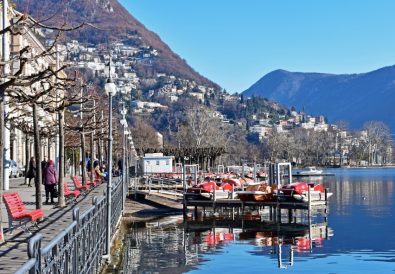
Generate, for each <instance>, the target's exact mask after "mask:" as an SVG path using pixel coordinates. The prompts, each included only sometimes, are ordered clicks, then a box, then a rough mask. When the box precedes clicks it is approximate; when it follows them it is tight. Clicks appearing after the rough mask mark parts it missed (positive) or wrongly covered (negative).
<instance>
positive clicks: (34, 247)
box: [27, 234, 43, 274]
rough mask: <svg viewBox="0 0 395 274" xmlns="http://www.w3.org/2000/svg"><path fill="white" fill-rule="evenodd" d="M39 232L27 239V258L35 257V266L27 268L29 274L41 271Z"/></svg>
mask: <svg viewBox="0 0 395 274" xmlns="http://www.w3.org/2000/svg"><path fill="white" fill-rule="evenodd" d="M42 237H43V236H42V235H41V234H37V235H35V236H33V237H32V238H31V239H30V240H29V246H28V250H27V254H28V256H29V259H33V258H34V259H36V264H35V266H34V267H33V268H32V269H30V270H29V274H36V273H41V239H42Z"/></svg>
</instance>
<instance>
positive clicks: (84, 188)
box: [71, 176, 91, 192]
mask: <svg viewBox="0 0 395 274" xmlns="http://www.w3.org/2000/svg"><path fill="white" fill-rule="evenodd" d="M71 180H72V181H73V183H74V186H75V188H76V189H77V190H79V191H84V192H87V191H88V190H89V187H90V186H91V185H88V184H86V185H84V186H83V185H82V184H81V182H80V180H79V179H78V177H77V176H71Z"/></svg>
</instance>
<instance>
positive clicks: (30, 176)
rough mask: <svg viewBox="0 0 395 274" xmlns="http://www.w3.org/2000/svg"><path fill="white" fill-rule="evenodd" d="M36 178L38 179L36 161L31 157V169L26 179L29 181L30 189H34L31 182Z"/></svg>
mask: <svg viewBox="0 0 395 274" xmlns="http://www.w3.org/2000/svg"><path fill="white" fill-rule="evenodd" d="M34 177H36V161H35V160H34V157H31V158H30V161H29V169H28V170H27V173H26V178H28V179H29V183H28V185H27V186H28V187H32V184H31V181H32V179H33V178H34Z"/></svg>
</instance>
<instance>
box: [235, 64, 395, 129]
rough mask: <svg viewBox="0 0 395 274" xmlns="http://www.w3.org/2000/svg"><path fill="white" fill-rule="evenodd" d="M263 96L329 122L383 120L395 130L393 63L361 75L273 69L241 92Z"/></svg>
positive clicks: (352, 123)
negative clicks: (324, 117)
mask: <svg viewBox="0 0 395 274" xmlns="http://www.w3.org/2000/svg"><path fill="white" fill-rule="evenodd" d="M242 94H243V95H244V96H252V95H256V96H262V97H266V98H269V99H272V100H275V101H278V102H279V103H281V104H284V105H286V106H289V107H291V106H294V107H295V108H297V109H299V110H301V109H304V111H305V112H306V113H311V114H314V115H321V114H322V115H325V116H326V117H327V118H328V119H329V121H330V122H335V121H339V120H343V121H347V122H348V123H349V125H350V127H351V128H361V127H362V126H363V124H364V123H365V122H367V121H372V120H374V121H383V122H384V123H386V124H387V125H388V126H389V127H390V128H391V131H392V132H395V110H394V104H395V66H389V67H384V68H381V69H378V70H375V71H371V72H368V73H361V74H340V75H336V74H324V73H302V72H289V71H286V70H275V71H272V72H270V73H268V74H266V75H265V76H263V77H262V78H261V79H260V80H259V81H257V82H256V83H255V84H253V85H252V86H251V87H250V88H248V89H247V90H245V91H244V92H243V93H242Z"/></svg>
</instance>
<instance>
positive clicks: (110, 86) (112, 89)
mask: <svg viewBox="0 0 395 274" xmlns="http://www.w3.org/2000/svg"><path fill="white" fill-rule="evenodd" d="M108 70H109V75H108V79H107V83H106V85H105V86H104V90H105V92H106V94H107V95H108V159H107V164H108V169H107V172H108V173H107V246H106V248H107V254H106V255H107V256H108V260H110V252H111V190H112V97H113V96H114V95H115V94H116V92H117V87H116V86H115V84H114V81H113V80H112V77H111V57H110V62H109V69H108Z"/></svg>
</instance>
